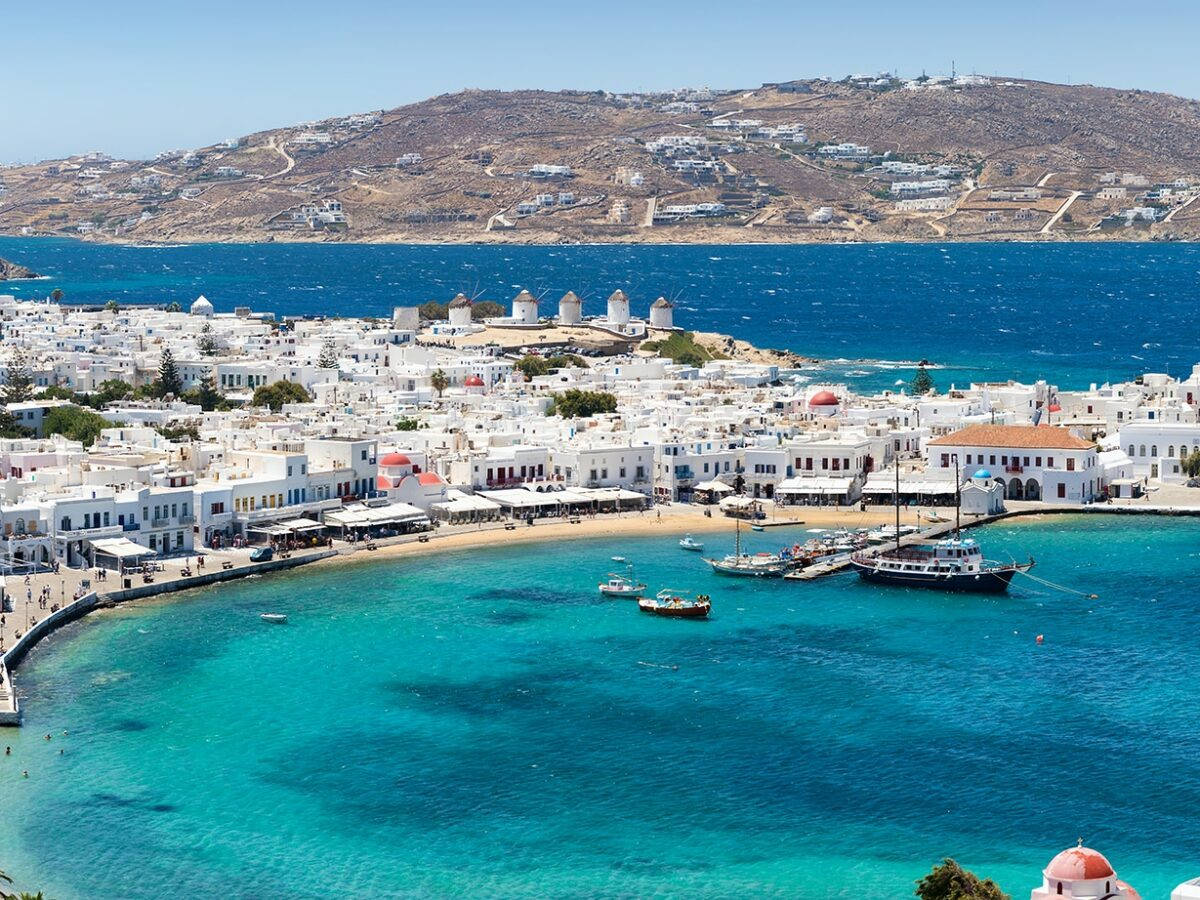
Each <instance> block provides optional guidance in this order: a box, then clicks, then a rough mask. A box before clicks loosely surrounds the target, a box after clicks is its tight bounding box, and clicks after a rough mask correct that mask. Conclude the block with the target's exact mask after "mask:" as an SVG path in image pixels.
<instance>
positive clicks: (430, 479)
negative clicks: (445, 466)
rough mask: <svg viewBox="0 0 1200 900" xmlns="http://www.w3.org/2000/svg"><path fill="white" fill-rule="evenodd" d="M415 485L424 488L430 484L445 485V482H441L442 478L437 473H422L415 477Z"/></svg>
mask: <svg viewBox="0 0 1200 900" xmlns="http://www.w3.org/2000/svg"><path fill="white" fill-rule="evenodd" d="M417 483H418V484H423V485H426V486H428V485H431V484H445V482H444V481H442V476H441V475H439V474H438V473H437V472H422V473H421V474H420V475H418V476H417Z"/></svg>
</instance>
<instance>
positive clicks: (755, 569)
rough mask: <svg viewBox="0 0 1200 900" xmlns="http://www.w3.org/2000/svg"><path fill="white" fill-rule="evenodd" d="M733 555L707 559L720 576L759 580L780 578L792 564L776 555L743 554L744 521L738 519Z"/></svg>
mask: <svg viewBox="0 0 1200 900" xmlns="http://www.w3.org/2000/svg"><path fill="white" fill-rule="evenodd" d="M736 521H737V530H736V537H735V538H734V545H733V554H732V555H730V556H726V557H723V558H721V559H715V558H714V559H705V560H704V561H705V562H706V563H708V564H709V565H710V566H712V569H713V571H714V572H716V573H718V574H720V575H749V576H753V577H758V578H778V577H779V576H780V575H782V574H783V573H784V572H786V571H787V570H788V567H789V565H790V563H789V562H788V560H786V559H784V558H783V557H782V556H779V555H777V554H775V553H743V552H742V520H741V519H737V520H736Z"/></svg>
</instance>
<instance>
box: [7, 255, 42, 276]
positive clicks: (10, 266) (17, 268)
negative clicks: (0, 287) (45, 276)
mask: <svg viewBox="0 0 1200 900" xmlns="http://www.w3.org/2000/svg"><path fill="white" fill-rule="evenodd" d="M40 277H41V276H40V275H38V273H37V272H35V271H33V270H32V269H27V268H25V267H24V266H21V265H17V264H16V263H15V262H9V261H8V260H7V259H0V281H12V280H13V279H15V278H40Z"/></svg>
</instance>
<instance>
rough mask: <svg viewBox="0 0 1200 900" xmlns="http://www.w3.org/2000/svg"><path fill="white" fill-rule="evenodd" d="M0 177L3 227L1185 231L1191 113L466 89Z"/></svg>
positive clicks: (1085, 100)
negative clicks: (186, 146) (232, 137)
mask: <svg viewBox="0 0 1200 900" xmlns="http://www.w3.org/2000/svg"><path fill="white" fill-rule="evenodd" d="M0 185H3V187H2V188H0V231H3V232H4V233H9V234H14V233H16V234H19V233H27V234H43V233H46V234H72V235H84V236H88V237H90V238H92V239H97V240H125V241H142V242H178V241H271V240H291V241H295V240H304V241H414V242H417V241H458V242H469V241H470V242H473V241H507V242H520V243H553V242H561V241H598V242H659V241H661V242H667V241H670V242H680V241H685V242H687V241H690V242H740V241H856V240H869V241H879V240H1023V239H1030V240H1069V239H1121V240H1138V239H1170V238H1194V237H1197V236H1200V204H1197V203H1194V202H1193V200H1194V198H1195V197H1196V196H1197V194H1198V193H1200V103H1197V102H1196V101H1193V100H1187V99H1182V98H1179V97H1173V96H1169V95H1165V94H1156V93H1149V92H1144V91H1128V90H1114V89H1109V88H1099V87H1092V86H1088V85H1071V86H1067V85H1057V84H1046V83H1041V82H1030V81H1019V80H1015V79H1003V78H990V79H984V78H976V77H974V76H971V77H967V78H960V79H958V80H957V81H949V80H943V81H938V80H932V81H919V82H909V83H907V84H905V83H902V82H899V81H896V80H892V79H886V78H883V79H871V80H863V81H860V82H852V81H844V82H836V83H833V82H826V81H798V82H789V83H786V84H780V85H765V86H763V87H761V88H759V89H757V90H752V91H725V92H680V93H676V94H670V95H667V94H658V95H613V94H607V93H602V92H594V93H585V92H569V91H565V92H558V93H550V92H541V91H519V92H513V93H503V92H496V91H467V92H462V93H458V94H452V95H446V96H441V97H435V98H433V99H431V100H427V101H424V102H421V103H415V104H412V105H410V106H404V107H400V108H397V109H393V110H388V111H383V112H375V113H366V114H360V115H354V116H347V117H345V118H342V119H331V120H327V121H324V122H317V123H309V124H306V125H303V126H296V127H291V128H281V129H275V130H271V131H263V132H259V133H257V134H252V135H249V136H246V137H244V138H241V139H240V140H236V141H227V142H224V143H222V144H217V145H212V146H209V147H203V148H199V149H196V150H192V151H187V152H184V151H175V152H170V153H164V154H161V155H160V156H159V157H158V158H157V159H155V160H150V161H140V160H139V161H134V160H112V159H109V158H107V157H104V156H102V155H90V156H84V157H73V158H70V159H66V160H58V161H52V162H45V163H40V164H38V165H34V166H23V167H10V168H8V169H2V170H0Z"/></svg>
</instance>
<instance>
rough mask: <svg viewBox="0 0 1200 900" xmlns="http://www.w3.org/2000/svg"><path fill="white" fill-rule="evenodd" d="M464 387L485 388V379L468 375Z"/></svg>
mask: <svg viewBox="0 0 1200 900" xmlns="http://www.w3.org/2000/svg"><path fill="white" fill-rule="evenodd" d="M463 386H464V387H483V379H482V378H480V377H479V376H478V375H468V376H467V377H466V378H465V379H464V380H463Z"/></svg>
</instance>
